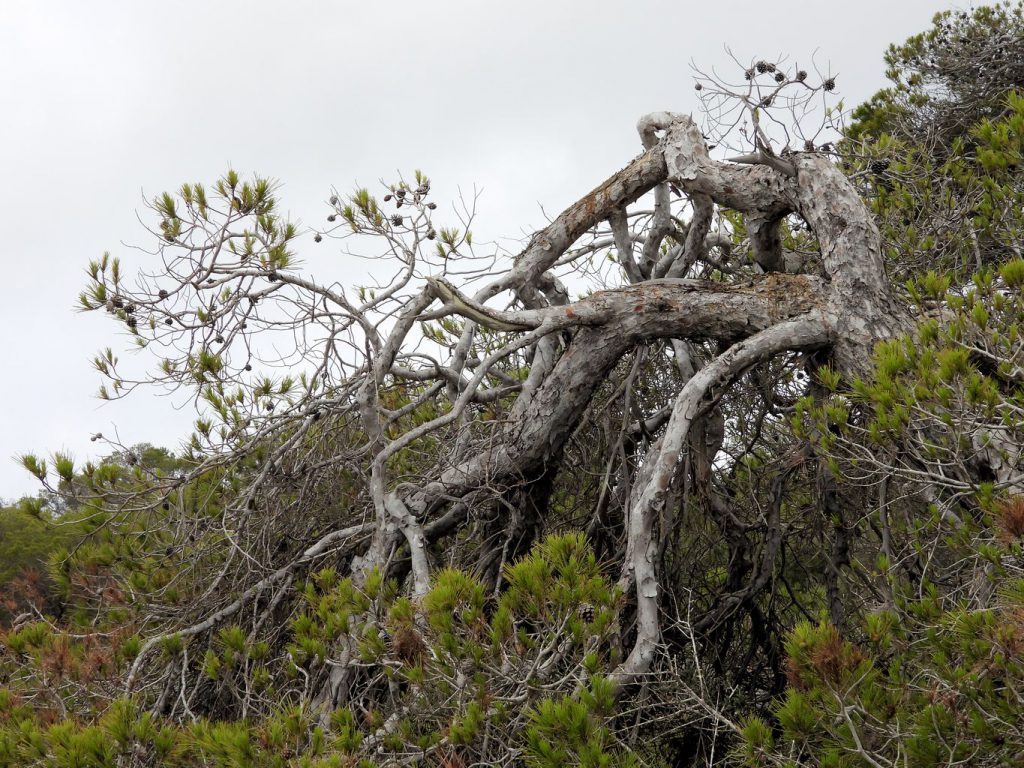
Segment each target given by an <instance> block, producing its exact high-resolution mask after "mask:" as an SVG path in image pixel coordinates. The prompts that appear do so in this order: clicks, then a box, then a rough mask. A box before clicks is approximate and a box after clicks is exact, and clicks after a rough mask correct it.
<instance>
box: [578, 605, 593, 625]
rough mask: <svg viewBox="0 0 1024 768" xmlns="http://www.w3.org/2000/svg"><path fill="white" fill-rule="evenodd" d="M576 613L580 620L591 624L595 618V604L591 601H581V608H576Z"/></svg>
mask: <svg viewBox="0 0 1024 768" xmlns="http://www.w3.org/2000/svg"><path fill="white" fill-rule="evenodd" d="M576 615H577V616H578V617H579V618H580V621H584V622H586V623H587V624H590V623H591V622H592V621H593V620H594V606H593V605H591V604H590V603H580V606H579V608H577V609H576Z"/></svg>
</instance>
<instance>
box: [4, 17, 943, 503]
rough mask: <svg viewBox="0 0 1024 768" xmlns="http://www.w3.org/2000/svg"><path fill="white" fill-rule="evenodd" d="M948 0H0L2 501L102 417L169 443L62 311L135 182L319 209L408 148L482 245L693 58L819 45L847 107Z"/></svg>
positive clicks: (177, 415) (123, 227)
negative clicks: (252, 182) (103, 376)
mask: <svg viewBox="0 0 1024 768" xmlns="http://www.w3.org/2000/svg"><path fill="white" fill-rule="evenodd" d="M945 7H947V4H946V3H942V2H937V1H936V0H899V1H898V2H896V1H894V0H860V1H859V2H856V3H850V2H838V0H819V1H818V2H812V1H811V0H803V2H796V1H795V0H772V1H771V2H760V3H754V2H740V0H709V1H708V2H699V3H698V2H692V1H691V0H675V2H668V1H664V0H662V1H657V0H632V2H621V1H620V2H607V1H606V0H571V1H570V0H561V1H560V0H545V1H544V2H535V1H534V0H519V2H515V3H488V2H481V0H477V1H476V2H465V1H464V0H416V1H415V2H406V1H405V0H391V1H390V2H380V0H376V1H375V0H368V1H364V2H358V3H357V2H349V1H348V0H337V1H336V2H326V1H324V2H312V1H309V0H292V2H288V3H283V2H271V1H270V0H249V1H248V2H235V1H228V0H202V1H197V0H178V2H162V3H155V2H143V1H140V0H134V1H132V2H129V0H124V1H123V2H106V1H104V0H90V2H80V1H78V0H65V1H63V2H59V1H57V0H0V94H2V95H3V99H4V108H3V111H2V117H0V225H2V232H3V236H2V238H0V249H2V253H0V259H2V264H3V276H4V281H3V282H4V286H5V287H4V289H3V291H2V293H0V296H2V300H0V328H2V329H3V330H2V336H3V343H2V349H3V354H4V358H3V359H4V363H5V365H4V368H5V370H4V371H3V373H2V375H0V403H2V409H3V410H2V417H0V498H5V499H12V498H15V497H17V496H19V495H21V494H23V493H30V492H34V491H35V490H36V485H35V484H34V482H33V479H32V478H31V477H29V476H28V474H27V473H26V472H25V471H24V470H23V469H21V468H20V467H19V466H18V465H17V464H16V463H15V461H14V459H13V457H14V456H15V455H16V454H19V453H22V452H26V451H30V452H37V453H41V454H47V453H49V452H51V451H53V450H62V449H63V450H69V451H71V452H72V453H73V454H74V455H75V456H76V457H77V458H79V459H82V458H86V457H88V456H89V455H90V447H91V444H90V442H89V435H90V434H92V433H94V432H97V431H102V432H104V433H107V434H114V433H115V430H116V432H117V433H118V434H119V435H120V437H121V440H122V441H123V442H125V443H128V444H131V443H137V442H142V441H148V442H153V443H156V444H162V445H168V446H171V447H174V446H176V445H177V443H178V440H179V439H180V438H182V437H183V436H185V435H186V433H187V432H188V430H189V425H190V424H191V421H192V419H193V416H192V413H191V412H190V411H189V410H188V409H187V408H184V409H181V408H180V405H181V404H180V403H177V402H175V401H173V400H170V399H168V398H159V397H156V396H155V394H151V393H147V392H138V393H136V396H134V397H132V398H130V399H129V400H127V401H124V402H119V403H113V404H102V403H101V402H100V401H99V400H97V399H96V398H95V392H96V389H97V387H98V385H99V383H100V380H99V376H98V374H96V373H95V372H94V371H93V370H92V369H91V368H90V365H89V358H90V356H91V354H92V353H93V352H94V351H95V350H97V349H99V348H101V347H104V346H108V345H109V346H112V347H114V349H115V351H118V350H126V349H127V348H128V347H127V341H128V339H127V338H126V337H125V335H124V334H123V333H121V331H120V330H119V329H117V328H116V327H115V326H114V324H113V323H112V322H111V321H110V320H109V318H108V317H107V316H106V315H105V314H103V313H93V314H88V315H81V314H77V313H75V312H74V311H73V307H74V304H75V300H76V296H77V294H78V292H79V291H80V290H81V288H82V287H83V286H84V268H85V265H86V263H87V262H88V260H89V259H91V258H96V257H97V256H99V255H100V254H101V253H102V252H103V251H105V250H109V251H111V253H112V254H114V255H119V256H121V257H122V260H123V261H124V262H125V263H126V266H127V267H128V271H129V272H131V266H132V264H133V263H142V262H145V257H144V255H143V254H139V253H138V252H137V251H133V250H132V247H131V246H133V245H139V246H148V245H150V244H151V242H152V241H151V239H150V238H149V236H148V235H147V233H146V232H145V230H144V229H143V228H142V225H141V224H140V222H139V217H140V216H142V217H145V214H146V211H145V210H144V209H143V206H142V203H143V201H144V199H146V198H152V197H153V196H154V195H155V194H157V193H159V192H161V191H163V190H164V189H175V188H177V187H179V186H180V184H181V183H182V182H185V181H203V182H207V183H209V182H212V181H213V180H214V179H216V178H217V177H218V176H219V175H220V174H222V173H223V172H224V171H225V170H226V169H227V168H228V167H234V168H236V169H237V170H238V171H240V172H259V173H260V174H262V175H266V176H270V177H272V178H276V179H279V180H280V181H281V182H282V183H283V185H284V186H283V190H282V193H281V195H280V199H281V201H282V203H283V208H284V209H285V210H287V211H290V212H291V214H292V216H293V217H294V218H298V219H300V220H301V221H303V222H304V223H305V224H306V225H316V224H318V223H319V222H320V221H321V220H322V217H323V216H325V215H326V205H325V200H326V198H327V197H328V196H329V195H330V189H331V187H332V185H333V186H335V187H337V188H338V189H339V190H342V191H345V190H349V189H351V188H353V187H354V186H355V185H356V184H357V183H359V184H362V185H367V186H370V185H374V184H376V182H377V180H379V179H381V178H388V179H392V178H394V177H395V174H396V172H397V171H398V170H403V171H405V172H406V173H407V174H408V173H410V172H411V169H413V168H422V169H423V170H424V171H426V172H427V173H429V174H430V176H431V178H432V180H433V181H434V191H435V199H437V200H438V201H441V200H444V199H446V198H449V199H450V198H453V197H455V196H456V195H457V190H458V189H459V188H461V189H463V190H471V189H473V187H474V185H476V186H477V187H478V188H479V189H482V191H483V195H482V197H481V198H480V203H479V205H480V215H479V218H478V220H477V223H476V225H475V226H474V237H475V240H477V241H481V240H483V239H492V240H497V239H500V238H503V237H513V238H518V237H521V236H522V235H523V233H524V232H527V231H529V230H531V229H532V228H535V227H537V226H538V225H540V224H542V223H543V220H544V218H543V217H544V214H543V211H542V208H541V206H543V210H546V211H549V212H551V213H556V212H557V211H558V210H559V209H560V208H561V207H563V206H565V205H566V204H568V203H570V202H572V201H573V200H574V199H575V198H576V197H578V196H580V195H581V194H583V193H585V192H587V191H588V190H589V189H591V188H592V187H593V186H594V185H595V184H596V183H597V182H599V181H601V180H602V178H604V177H605V176H607V175H609V174H610V173H612V172H614V171H615V170H617V169H618V168H619V167H621V166H622V165H624V164H625V163H626V162H627V161H628V160H629V159H630V158H631V157H632V156H633V155H634V154H636V152H637V151H638V148H639V143H638V140H637V136H636V133H635V128H634V126H635V123H636V120H637V118H638V117H639V116H640V115H642V114H644V113H646V112H650V111H654V110H662V109H667V110H672V111H683V112H685V111H693V110H695V109H696V108H697V107H698V102H697V100H696V98H695V92H694V90H693V80H692V71H691V68H690V64H691V62H695V63H696V64H697V65H699V66H701V67H702V68H711V67H715V66H718V67H721V68H725V69H727V68H728V66H729V57H728V55H727V53H726V46H728V48H729V49H731V50H732V51H733V52H734V53H735V54H736V56H737V57H738V58H740V59H742V60H749V59H751V58H754V57H765V58H771V59H775V58H778V57H780V56H782V55H788V57H789V58H790V60H791V61H793V60H795V61H796V62H799V63H800V64H801V65H803V64H804V63H805V62H807V63H809V62H811V60H812V57H813V58H814V61H815V62H816V63H817V65H818V66H819V67H820V68H822V69H829V68H830V69H831V71H832V72H833V73H838V84H839V90H840V91H841V92H842V94H843V96H844V98H845V99H846V101H847V103H848V104H855V103H857V102H858V101H861V100H863V99H864V98H866V97H867V96H869V95H870V94H871V93H872V92H874V91H875V90H876V89H877V88H879V87H881V86H882V85H883V75H882V73H883V63H882V53H883V51H884V49H885V47H886V45H887V44H888V43H890V42H893V41H900V40H903V39H905V38H906V37H907V36H908V35H910V34H913V33H914V32H917V31H921V30H923V29H925V28H926V27H927V26H928V25H929V22H930V19H931V16H932V14H934V13H935V12H936V11H937V10H941V9H943V8H945ZM325 248H330V249H331V250H328V251H325V250H324V249H325ZM313 249H314V246H313V243H312V242H311V237H306V238H304V240H303V242H302V244H300V246H299V252H300V256H301V257H303V259H304V260H305V261H306V263H307V265H308V267H309V269H311V270H312V271H313V274H314V275H316V276H318V277H321V278H330V279H332V280H333V279H340V280H342V281H344V280H345V278H346V276H347V273H353V271H354V270H356V269H361V267H359V266H358V264H357V263H354V262H353V260H352V259H351V258H350V257H345V256H342V255H341V253H340V251H339V249H338V247H337V246H336V245H328V243H327V242H325V243H324V244H322V245H321V246H320V248H319V249H318V250H317V251H316V252H315V254H314V250H313ZM143 354H144V353H143ZM176 406H179V407H178V408H176Z"/></svg>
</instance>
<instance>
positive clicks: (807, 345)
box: [612, 312, 833, 688]
mask: <svg viewBox="0 0 1024 768" xmlns="http://www.w3.org/2000/svg"><path fill="white" fill-rule="evenodd" d="M832 340H833V336H832V331H831V329H830V327H829V324H828V322H827V321H826V318H825V317H824V315H823V314H822V313H821V312H813V313H809V314H807V315H804V316H802V317H798V318H794V319H792V320H788V321H786V322H783V323H779V324H778V325H774V326H772V327H770V328H767V329H765V330H763V331H761V332H759V333H757V334H754V335H753V336H751V337H750V338H747V339H744V340H743V341H739V342H737V343H736V344H733V345H732V346H731V347H729V349H727V350H726V351H725V352H724V353H722V354H721V355H720V356H719V357H717V358H716V359H715V360H713V361H712V362H710V363H708V364H707V365H706V366H704V367H703V368H701V369H700V370H699V371H697V372H696V373H695V374H694V375H693V377H692V378H691V379H690V380H689V381H688V382H687V383H686V384H685V385H684V386H683V388H682V390H681V391H680V392H679V395H678V397H677V398H676V402H675V405H674V406H673V410H672V416H671V417H670V418H669V422H668V426H667V427H666V428H665V433H664V435H663V436H662V439H661V442H660V445H659V447H658V450H657V453H656V455H655V456H654V457H653V459H651V461H652V463H651V466H650V468H649V469H645V474H646V475H647V477H646V482H644V483H643V484H638V485H637V486H636V488H635V491H634V498H633V500H632V503H631V504H630V510H629V523H628V526H627V536H628V544H627V550H626V561H625V564H624V569H623V574H622V577H621V578H620V580H619V584H620V586H621V587H623V588H629V587H633V588H635V590H636V601H637V619H636V621H637V637H636V642H635V644H634V646H633V649H632V651H631V652H630V654H629V656H628V657H627V658H626V660H625V661H623V662H622V664H620V665H619V667H618V669H616V670H615V672H614V674H613V676H612V677H613V680H614V682H615V684H616V686H617V687H619V688H621V687H622V686H624V685H627V684H629V683H630V682H632V681H633V680H635V679H636V678H637V677H638V676H639V675H641V674H643V673H644V672H646V671H647V669H649V667H650V664H651V662H652V661H653V659H654V654H655V651H656V649H657V645H658V643H659V641H660V639H661V629H660V623H659V618H658V579H657V573H656V560H657V549H658V536H657V532H656V531H655V524H656V522H657V520H658V516H659V512H660V507H661V505H663V504H664V502H665V498H666V494H667V493H668V490H669V488H670V487H671V484H672V479H673V477H674V476H675V473H676V470H677V467H678V466H679V462H680V460H681V457H682V456H683V449H684V445H685V443H686V439H687V436H688V434H689V431H690V426H691V425H692V424H693V422H694V420H695V419H697V417H699V416H700V415H701V414H702V413H704V412H705V411H706V410H707V409H708V408H709V407H711V406H712V405H713V404H714V403H715V401H717V399H718V397H719V396H720V393H717V392H715V391H714V390H716V389H717V388H720V387H724V386H727V385H728V384H729V383H730V382H732V381H733V380H734V379H736V377H738V376H739V375H740V374H742V373H743V372H744V371H745V370H747V369H748V368H749V367H750V366H752V365H754V364H756V363H759V362H761V361H762V360H765V359H766V358H768V357H770V356H772V355H775V354H778V353H779V352H783V351H786V350H798V349H813V348H817V347H821V346H824V345H826V344H828V343H829V342H831V341H832ZM709 395H710V397H709Z"/></svg>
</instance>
